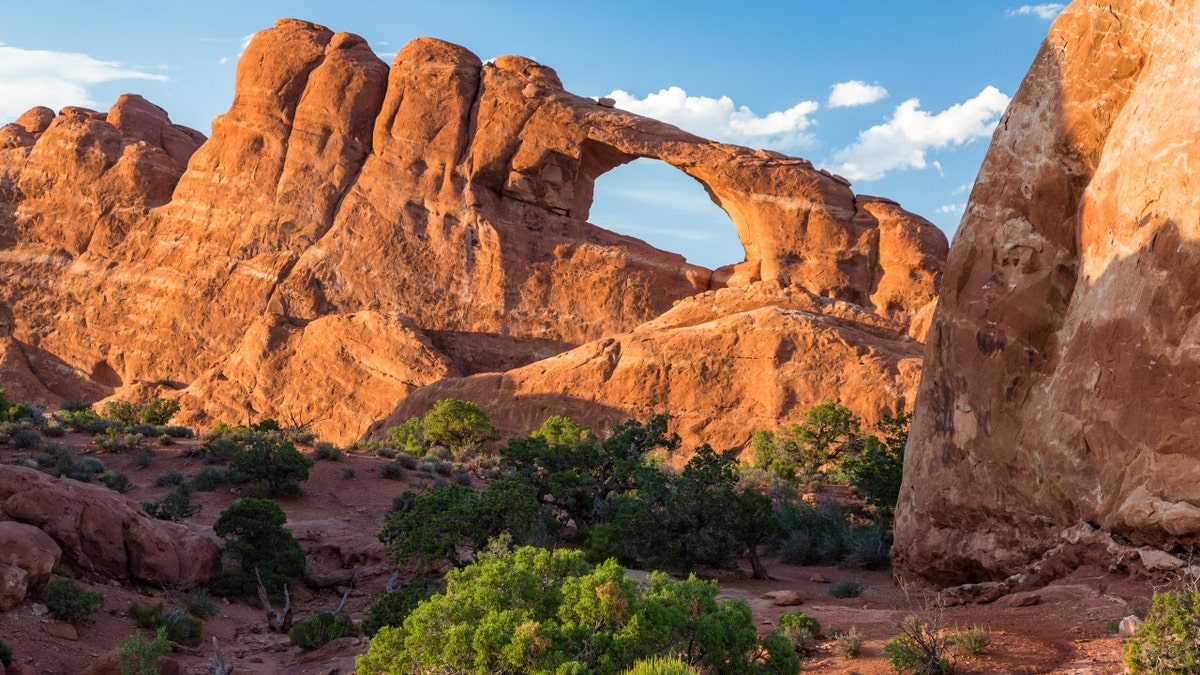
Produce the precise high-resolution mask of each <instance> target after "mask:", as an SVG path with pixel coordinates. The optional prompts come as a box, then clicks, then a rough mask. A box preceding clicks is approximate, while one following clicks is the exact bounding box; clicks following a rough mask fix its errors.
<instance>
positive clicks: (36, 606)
mask: <svg viewBox="0 0 1200 675" xmlns="http://www.w3.org/2000/svg"><path fill="white" fill-rule="evenodd" d="M29 611H31V612H33V615H34V616H43V615H45V614H49V613H50V608H49V607H47V606H45V605H43V604H42V603H40V602H34V603H30V605H29Z"/></svg>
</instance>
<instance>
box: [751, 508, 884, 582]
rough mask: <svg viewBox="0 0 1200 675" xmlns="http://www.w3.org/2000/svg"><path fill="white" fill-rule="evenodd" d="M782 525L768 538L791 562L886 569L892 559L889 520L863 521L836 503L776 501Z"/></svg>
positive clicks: (769, 542) (796, 563) (769, 543)
mask: <svg viewBox="0 0 1200 675" xmlns="http://www.w3.org/2000/svg"><path fill="white" fill-rule="evenodd" d="M775 510H776V514H777V515H778V516H779V523H780V524H779V528H778V529H777V530H776V531H775V532H773V533H772V534H771V535H770V536H769V537H767V539H766V541H767V543H768V545H770V546H771V547H772V548H773V549H774V550H776V551H778V552H779V554H780V559H781V560H782V561H783V562H785V563H788V564H792V565H838V566H840V567H862V568H866V569H886V568H887V567H888V565H889V564H891V560H890V559H889V558H888V551H889V550H890V549H891V537H890V536H889V534H888V525H887V523H882V522H875V523H862V522H858V521H856V520H855V518H854V516H853V514H852V513H851V512H850V511H849V510H847V509H843V508H841V507H838V506H837V505H835V504H821V505H819V506H813V505H811V504H807V503H805V502H802V501H799V500H787V501H782V502H780V503H779V504H776V507H775Z"/></svg>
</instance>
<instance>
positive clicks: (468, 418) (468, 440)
mask: <svg viewBox="0 0 1200 675" xmlns="http://www.w3.org/2000/svg"><path fill="white" fill-rule="evenodd" d="M421 422H422V426H423V427H424V429H425V438H426V439H427V440H428V441H429V443H430V444H432V445H440V446H442V447H444V448H449V449H450V452H451V453H452V454H453V455H454V457H456V458H462V457H470V456H471V455H474V454H476V453H478V452H480V451H481V450H483V449H484V447H485V445H486V444H487V443H488V442H490V441H495V440H497V439H499V438H500V431H499V430H498V429H496V427H494V426H492V423H491V422H490V421H489V420H488V418H487V415H485V414H484V413H483V411H482V410H480V409H479V406H477V405H475V404H474V403H471V402H470V401H460V400H458V399H453V398H447V399H442V400H441V401H438V402H437V403H434V404H433V407H432V408H430V409H429V412H427V413H425V417H424V418H422V420H421Z"/></svg>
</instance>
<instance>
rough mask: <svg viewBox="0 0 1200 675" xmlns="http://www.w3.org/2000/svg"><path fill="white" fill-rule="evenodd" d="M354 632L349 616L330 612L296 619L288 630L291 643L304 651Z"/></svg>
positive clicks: (309, 650)
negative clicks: (305, 618) (302, 619)
mask: <svg viewBox="0 0 1200 675" xmlns="http://www.w3.org/2000/svg"><path fill="white" fill-rule="evenodd" d="M354 634H355V633H354V622H353V621H351V620H350V617H348V616H346V615H345V614H333V613H332V612H320V613H318V614H316V615H314V616H313V617H312V618H311V619H308V620H306V621H297V622H296V623H294V624H292V629H291V630H290V631H288V637H289V638H291V640H292V644H294V645H296V646H297V647H299V648H300V649H303V650H304V651H306V652H311V651H312V650H314V649H317V648H319V647H322V646H324V645H327V644H329V643H330V642H333V641H334V640H336V639H338V638H340V637H346V636H349V635H354Z"/></svg>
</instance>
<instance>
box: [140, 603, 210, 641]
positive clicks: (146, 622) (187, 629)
mask: <svg viewBox="0 0 1200 675" xmlns="http://www.w3.org/2000/svg"><path fill="white" fill-rule="evenodd" d="M129 618H130V619H132V620H133V625H135V626H137V627H138V628H142V629H145V630H150V631H159V630H165V631H166V635H167V639H168V640H170V641H171V642H178V643H179V644H182V645H188V646H189V647H195V646H197V645H199V644H200V637H201V633H202V632H203V629H204V623H203V622H202V621H201V620H200V619H198V618H196V617H194V616H192V615H190V614H188V613H187V612H186V611H184V610H183V609H182V608H180V607H170V608H168V607H165V606H163V603H161V602H160V603H157V604H155V605H153V606H150V605H139V604H138V603H136V602H135V603H133V604H132V605H130V606H129Z"/></svg>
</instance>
